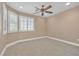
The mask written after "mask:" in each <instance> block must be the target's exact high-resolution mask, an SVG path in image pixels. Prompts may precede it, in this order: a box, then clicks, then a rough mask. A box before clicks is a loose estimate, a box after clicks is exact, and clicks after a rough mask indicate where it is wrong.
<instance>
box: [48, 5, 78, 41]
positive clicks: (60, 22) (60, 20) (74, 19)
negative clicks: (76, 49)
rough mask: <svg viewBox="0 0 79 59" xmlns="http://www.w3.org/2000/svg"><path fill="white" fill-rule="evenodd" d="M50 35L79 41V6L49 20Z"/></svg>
mask: <svg viewBox="0 0 79 59" xmlns="http://www.w3.org/2000/svg"><path fill="white" fill-rule="evenodd" d="M47 25H48V26H47V27H48V35H51V36H53V37H56V38H60V39H64V40H71V41H76V39H79V6H77V7H75V8H72V9H69V10H67V11H64V12H62V13H59V14H58V15H55V16H52V17H49V18H48V24H47Z"/></svg>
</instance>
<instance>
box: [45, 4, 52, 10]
mask: <svg viewBox="0 0 79 59" xmlns="http://www.w3.org/2000/svg"><path fill="white" fill-rule="evenodd" d="M51 7H52V6H51V5H49V6H48V7H46V8H44V10H48V9H50V8H51Z"/></svg>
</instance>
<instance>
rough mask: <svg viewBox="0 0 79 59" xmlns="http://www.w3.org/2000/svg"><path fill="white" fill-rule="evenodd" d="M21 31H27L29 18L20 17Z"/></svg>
mask: <svg viewBox="0 0 79 59" xmlns="http://www.w3.org/2000/svg"><path fill="white" fill-rule="evenodd" d="M19 21H20V31H27V17H24V16H20V17H19Z"/></svg>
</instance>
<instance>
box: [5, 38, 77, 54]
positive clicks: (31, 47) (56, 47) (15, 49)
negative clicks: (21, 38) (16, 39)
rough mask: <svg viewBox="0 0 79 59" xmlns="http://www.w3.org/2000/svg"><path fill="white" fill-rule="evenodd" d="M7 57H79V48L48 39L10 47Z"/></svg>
mask: <svg viewBox="0 0 79 59" xmlns="http://www.w3.org/2000/svg"><path fill="white" fill-rule="evenodd" d="M4 55H5V56H79V47H76V46H72V45H68V44H64V43H61V42H58V41H55V40H51V39H48V38H45V39H39V40H33V41H28V42H22V43H19V44H16V45H14V46H11V47H9V48H8V49H7V50H6V52H5V53H4Z"/></svg>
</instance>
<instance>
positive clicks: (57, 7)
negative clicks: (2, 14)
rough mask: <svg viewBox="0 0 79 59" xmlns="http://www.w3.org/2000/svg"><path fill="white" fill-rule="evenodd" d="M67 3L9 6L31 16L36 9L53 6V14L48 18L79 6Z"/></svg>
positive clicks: (15, 3)
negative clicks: (67, 4)
mask: <svg viewBox="0 0 79 59" xmlns="http://www.w3.org/2000/svg"><path fill="white" fill-rule="evenodd" d="M66 3H67V2H7V4H8V5H9V6H10V7H12V8H14V9H16V10H18V11H21V12H24V13H29V14H33V13H34V12H35V7H39V8H40V7H41V5H45V6H48V5H52V8H51V9H50V11H53V14H45V17H47V16H52V15H55V14H58V13H60V12H62V11H65V10H68V9H70V8H73V7H75V6H78V5H79V2H70V3H71V4H70V5H69V6H66V5H65V4H66ZM20 7H23V8H20ZM33 15H37V16H40V13H38V14H33Z"/></svg>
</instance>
